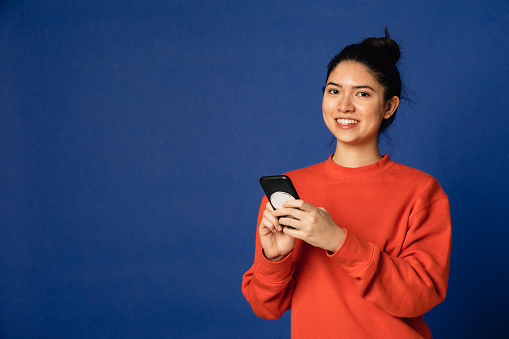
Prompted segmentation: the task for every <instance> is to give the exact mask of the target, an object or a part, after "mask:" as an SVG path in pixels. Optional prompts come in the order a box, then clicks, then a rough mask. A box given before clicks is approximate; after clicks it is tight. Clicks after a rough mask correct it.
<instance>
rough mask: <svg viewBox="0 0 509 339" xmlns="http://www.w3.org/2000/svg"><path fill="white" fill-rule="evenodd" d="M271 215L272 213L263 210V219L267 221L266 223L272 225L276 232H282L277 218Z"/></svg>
mask: <svg viewBox="0 0 509 339" xmlns="http://www.w3.org/2000/svg"><path fill="white" fill-rule="evenodd" d="M273 213H274V212H271V211H269V210H265V211H263V218H264V219H267V220H268V222H270V223H271V224H272V225H274V228H275V229H276V230H277V231H281V230H282V226H281V225H280V223H279V220H278V218H277V217H276V216H275V215H274V214H273Z"/></svg>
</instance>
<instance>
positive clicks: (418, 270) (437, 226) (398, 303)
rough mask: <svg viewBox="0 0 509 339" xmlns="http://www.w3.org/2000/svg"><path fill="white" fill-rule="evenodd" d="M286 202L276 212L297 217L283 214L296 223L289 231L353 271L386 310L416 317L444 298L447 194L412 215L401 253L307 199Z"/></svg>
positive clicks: (362, 292) (448, 234)
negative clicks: (349, 227)
mask: <svg viewBox="0 0 509 339" xmlns="http://www.w3.org/2000/svg"><path fill="white" fill-rule="evenodd" d="M284 206H285V208H282V209H278V210H277V211H276V212H275V213H274V215H275V216H284V215H290V216H292V218H293V219H290V218H281V219H280V222H281V223H284V224H287V225H289V226H292V228H285V229H284V232H285V233H286V234H288V235H291V236H293V237H295V238H297V239H301V240H303V241H306V242H307V243H309V244H311V245H313V246H316V247H320V248H322V249H325V250H327V255H328V256H329V257H330V258H331V259H332V260H334V261H335V262H336V263H337V264H338V265H339V266H340V267H341V268H342V269H344V270H345V271H346V272H347V273H349V274H350V276H351V277H352V279H353V280H354V283H355V284H356V285H357V288H358V290H359V293H360V295H361V297H362V298H363V299H365V300H367V301H370V302H372V303H374V304H376V305H377V306H379V307H380V308H382V309H383V310H385V311H386V312H387V313H389V314H391V315H394V316H398V317H409V318H410V317H416V316H419V315H422V314H423V313H425V312H427V311H429V310H430V309H431V308H432V307H434V306H435V305H436V304H438V303H440V302H441V301H442V300H443V299H444V298H445V294H446V290H447V281H448V274H449V259H450V243H451V225H450V212H449V203H448V199H447V197H446V196H442V197H441V198H438V199H436V200H434V201H432V202H430V203H428V204H427V205H425V206H424V207H422V208H421V209H419V210H418V211H416V212H415V213H413V214H412V215H411V216H410V218H409V222H408V228H407V233H406V236H405V240H404V243H403V246H402V250H401V252H400V253H399V255H398V256H397V257H395V256H389V255H388V254H387V253H384V252H383V251H382V250H381V249H380V248H379V247H378V246H376V245H375V244H373V243H370V242H366V241H363V240H362V239H359V238H357V237H356V236H355V235H354V234H352V233H350V232H348V231H345V230H343V229H342V228H339V227H338V226H337V225H336V224H335V223H334V221H333V220H332V218H331V217H330V216H329V215H328V213H327V211H326V210H325V209H322V208H317V207H315V206H313V205H311V204H309V203H307V202H304V201H302V200H300V201H298V200H296V201H288V202H286V203H285V205H284ZM338 248H339V249H338Z"/></svg>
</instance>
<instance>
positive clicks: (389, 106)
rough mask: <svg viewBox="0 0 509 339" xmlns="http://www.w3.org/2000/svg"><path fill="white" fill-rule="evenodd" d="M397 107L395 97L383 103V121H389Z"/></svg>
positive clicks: (397, 101)
mask: <svg viewBox="0 0 509 339" xmlns="http://www.w3.org/2000/svg"><path fill="white" fill-rule="evenodd" d="M398 106H399V98H398V97H397V96H393V97H392V98H391V99H389V100H387V102H386V103H385V110H384V119H389V118H390V117H391V116H392V115H393V114H394V112H396V109H397V108H398Z"/></svg>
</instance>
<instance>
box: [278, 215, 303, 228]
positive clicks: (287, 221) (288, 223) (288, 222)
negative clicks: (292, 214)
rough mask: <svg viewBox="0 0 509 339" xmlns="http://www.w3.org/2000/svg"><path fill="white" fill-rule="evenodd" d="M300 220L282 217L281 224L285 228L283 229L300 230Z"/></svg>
mask: <svg viewBox="0 0 509 339" xmlns="http://www.w3.org/2000/svg"><path fill="white" fill-rule="evenodd" d="M299 223H300V220H297V219H294V218H289V217H282V218H280V219H279V224H280V225H283V226H285V227H284V228H283V229H285V228H288V227H291V228H294V229H299V227H300V224H299Z"/></svg>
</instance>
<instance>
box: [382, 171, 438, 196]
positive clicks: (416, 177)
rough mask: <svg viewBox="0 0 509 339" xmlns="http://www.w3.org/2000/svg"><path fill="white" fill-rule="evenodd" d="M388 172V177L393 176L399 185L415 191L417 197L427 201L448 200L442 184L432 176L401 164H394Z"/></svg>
mask: <svg viewBox="0 0 509 339" xmlns="http://www.w3.org/2000/svg"><path fill="white" fill-rule="evenodd" d="M387 172H388V173H387V175H388V176H392V177H393V178H394V180H395V181H397V182H399V184H401V185H405V186H408V187H409V188H411V189H412V190H414V192H415V193H416V195H417V196H421V197H422V198H423V199H424V200H425V201H429V202H431V201H434V200H439V199H442V198H447V195H446V194H445V192H444V191H443V189H442V187H441V186H440V183H439V182H438V180H437V179H436V178H435V177H433V176H432V175H431V174H428V173H426V172H424V171H421V170H419V169H416V168H413V167H410V166H406V165H402V164H400V163H394V164H393V166H391V168H390V169H389V171H387Z"/></svg>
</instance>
